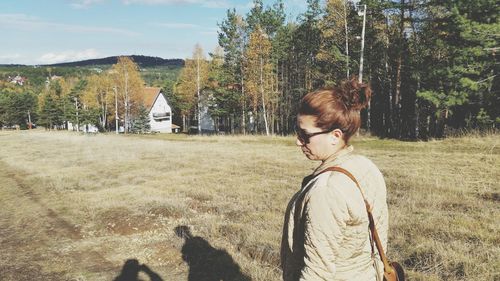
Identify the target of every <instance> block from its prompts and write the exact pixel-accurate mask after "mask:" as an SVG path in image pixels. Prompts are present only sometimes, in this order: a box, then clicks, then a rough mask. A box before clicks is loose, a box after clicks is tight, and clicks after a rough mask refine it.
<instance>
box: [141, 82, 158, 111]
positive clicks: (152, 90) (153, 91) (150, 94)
mask: <svg viewBox="0 0 500 281" xmlns="http://www.w3.org/2000/svg"><path fill="white" fill-rule="evenodd" d="M160 93H161V88H158V87H144V106H145V107H146V108H147V109H148V111H150V110H151V109H152V108H153V104H154V103H155V101H156V99H157V98H158V95H159V94H160Z"/></svg>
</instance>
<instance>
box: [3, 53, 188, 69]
mask: <svg viewBox="0 0 500 281" xmlns="http://www.w3.org/2000/svg"><path fill="white" fill-rule="evenodd" d="M118 57H119V56H112V57H106V58H101V59H90V60H82V61H75V62H63V63H54V64H46V65H43V66H68V67H81V66H98V65H112V64H115V63H116V62H117V60H118ZM128 57H130V58H132V59H133V60H134V62H135V63H137V64H138V65H139V66H140V67H158V66H173V67H182V66H184V60H183V59H163V58H160V57H151V56H142V55H131V56H128ZM0 66H3V67H20V66H23V65H20V64H0Z"/></svg>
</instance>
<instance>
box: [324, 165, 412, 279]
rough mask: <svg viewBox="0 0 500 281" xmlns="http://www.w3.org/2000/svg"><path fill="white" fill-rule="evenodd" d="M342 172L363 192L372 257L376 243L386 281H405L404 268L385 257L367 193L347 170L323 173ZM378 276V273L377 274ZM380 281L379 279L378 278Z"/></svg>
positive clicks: (332, 169)
mask: <svg viewBox="0 0 500 281" xmlns="http://www.w3.org/2000/svg"><path fill="white" fill-rule="evenodd" d="M328 171H331V172H340V173H342V174H344V175H346V176H348V177H349V178H350V179H351V180H352V181H354V183H355V184H356V186H357V187H358V189H359V191H360V192H361V196H363V200H364V201H365V206H366V212H367V213H368V220H369V226H370V241H371V242H372V255H373V254H374V249H373V243H375V246H376V247H377V251H378V254H379V256H380V259H381V260H382V263H383V264H384V281H405V273H404V270H403V267H402V266H401V265H400V264H399V263H397V262H394V261H393V262H390V261H389V259H388V258H387V256H386V255H385V252H384V248H383V247H382V242H380V238H379V236H378V232H377V228H376V227H375V222H374V220H373V214H372V208H371V206H370V204H369V203H368V201H367V200H366V197H365V193H364V192H363V190H362V189H361V187H360V186H359V183H358V181H357V180H356V178H355V177H354V176H353V175H352V174H351V173H350V172H349V171H347V170H346V169H343V168H340V167H329V168H326V169H325V170H323V171H322V172H321V173H324V172H328ZM377 275H378V272H377ZM377 280H378V278H377Z"/></svg>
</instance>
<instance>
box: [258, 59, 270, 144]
mask: <svg viewBox="0 0 500 281" xmlns="http://www.w3.org/2000/svg"><path fill="white" fill-rule="evenodd" d="M263 60H264V59H263V58H262V57H261V58H260V94H261V97H262V113H263V115H264V126H265V127H266V136H269V126H268V124H267V112H266V101H265V98H264V76H263V75H264V73H263V72H264V61H263Z"/></svg>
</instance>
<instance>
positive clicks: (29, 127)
mask: <svg viewBox="0 0 500 281" xmlns="http://www.w3.org/2000/svg"><path fill="white" fill-rule="evenodd" d="M28 129H30V130H31V113H30V111H29V110H28Z"/></svg>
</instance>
